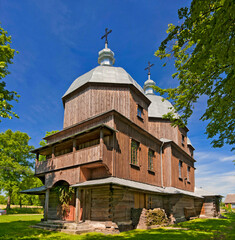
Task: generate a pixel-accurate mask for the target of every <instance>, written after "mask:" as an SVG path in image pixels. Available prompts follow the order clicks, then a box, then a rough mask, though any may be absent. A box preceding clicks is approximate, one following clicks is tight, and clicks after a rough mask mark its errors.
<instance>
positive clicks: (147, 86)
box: [144, 62, 155, 95]
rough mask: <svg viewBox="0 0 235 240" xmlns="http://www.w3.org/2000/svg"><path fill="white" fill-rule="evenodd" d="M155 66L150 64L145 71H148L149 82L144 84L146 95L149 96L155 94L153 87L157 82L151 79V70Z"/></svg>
mask: <svg viewBox="0 0 235 240" xmlns="http://www.w3.org/2000/svg"><path fill="white" fill-rule="evenodd" d="M152 66H154V64H151V63H150V62H148V67H146V68H145V69H144V70H148V80H147V81H146V82H145V83H144V93H145V94H146V95H147V94H154V92H153V88H152V86H154V85H155V82H154V81H153V80H151V79H150V69H151V67H152Z"/></svg>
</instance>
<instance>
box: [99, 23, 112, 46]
mask: <svg viewBox="0 0 235 240" xmlns="http://www.w3.org/2000/svg"><path fill="white" fill-rule="evenodd" d="M111 32H112V30H109V31H108V28H105V34H104V35H103V36H102V37H101V39H103V38H105V48H108V35H109V34H110V33H111Z"/></svg>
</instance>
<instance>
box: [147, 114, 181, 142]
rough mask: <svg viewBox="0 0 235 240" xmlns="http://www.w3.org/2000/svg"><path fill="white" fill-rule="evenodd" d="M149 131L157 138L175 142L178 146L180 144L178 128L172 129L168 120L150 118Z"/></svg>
mask: <svg viewBox="0 0 235 240" xmlns="http://www.w3.org/2000/svg"><path fill="white" fill-rule="evenodd" d="M148 131H149V132H150V133H151V134H152V135H153V136H155V137H157V138H159V139H160V138H166V139H170V140H172V141H174V142H175V143H176V144H178V142H179V140H178V139H179V137H178V135H179V130H178V127H175V128H174V127H172V126H171V123H170V122H169V121H168V120H164V119H158V118H150V119H149V124H148Z"/></svg>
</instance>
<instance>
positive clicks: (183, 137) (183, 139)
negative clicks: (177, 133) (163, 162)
mask: <svg viewBox="0 0 235 240" xmlns="http://www.w3.org/2000/svg"><path fill="white" fill-rule="evenodd" d="M181 136H182V142H181V143H182V146H184V141H185V136H184V135H183V134H182V135H181Z"/></svg>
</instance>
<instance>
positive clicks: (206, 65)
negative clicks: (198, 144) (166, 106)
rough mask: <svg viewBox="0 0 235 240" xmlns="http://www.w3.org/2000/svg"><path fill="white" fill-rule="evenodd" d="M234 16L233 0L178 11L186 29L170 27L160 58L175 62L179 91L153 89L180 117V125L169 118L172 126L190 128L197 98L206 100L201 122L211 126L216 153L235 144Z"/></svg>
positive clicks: (202, 0)
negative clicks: (217, 149)
mask: <svg viewBox="0 0 235 240" xmlns="http://www.w3.org/2000/svg"><path fill="white" fill-rule="evenodd" d="M234 13H235V4H234V1H233V0H192V2H191V6H190V8H189V9H188V8H187V7H185V8H181V9H179V10H178V17H179V20H180V22H181V24H179V25H178V26H175V25H173V24H169V25H168V29H167V33H168V36H167V37H166V39H165V40H164V41H162V43H161V45H160V47H159V49H158V50H157V51H156V53H155V55H156V56H158V57H159V58H160V59H171V58H172V59H174V63H175V68H176V73H174V74H173V75H172V76H173V78H175V77H177V78H178V80H179V86H178V87H176V88H170V89H161V88H159V87H154V88H155V90H156V91H158V92H159V93H160V94H161V95H163V94H166V96H167V99H171V100H172V102H173V105H174V108H175V110H176V111H177V112H179V113H180V114H181V117H180V118H179V119H175V118H174V114H173V111H174V110H172V111H171V112H170V113H169V114H167V115H165V116H164V117H166V118H168V119H170V120H171V121H172V122H173V125H182V123H184V124H187V121H188V118H189V117H190V116H191V115H192V113H193V109H194V106H195V103H196V102H197V101H198V98H199V97H201V96H204V95H206V96H207V97H208V100H207V108H206V110H205V112H204V114H203V115H202V116H201V118H200V119H201V120H203V121H205V120H207V121H208V124H207V127H206V134H207V136H208V138H213V141H212V146H213V147H222V146H223V145H224V144H230V145H233V144H234V143H235V131H234V130H235V122H234V119H235V102H234V99H235V79H234V62H235V58H234V55H235V54H234V53H235V51H234V50H235V42H234V33H235V24H234V22H235V21H234V20H235V19H234V18H235V17H234V16H235V15H234ZM165 65H166V63H164V66H165Z"/></svg>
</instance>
